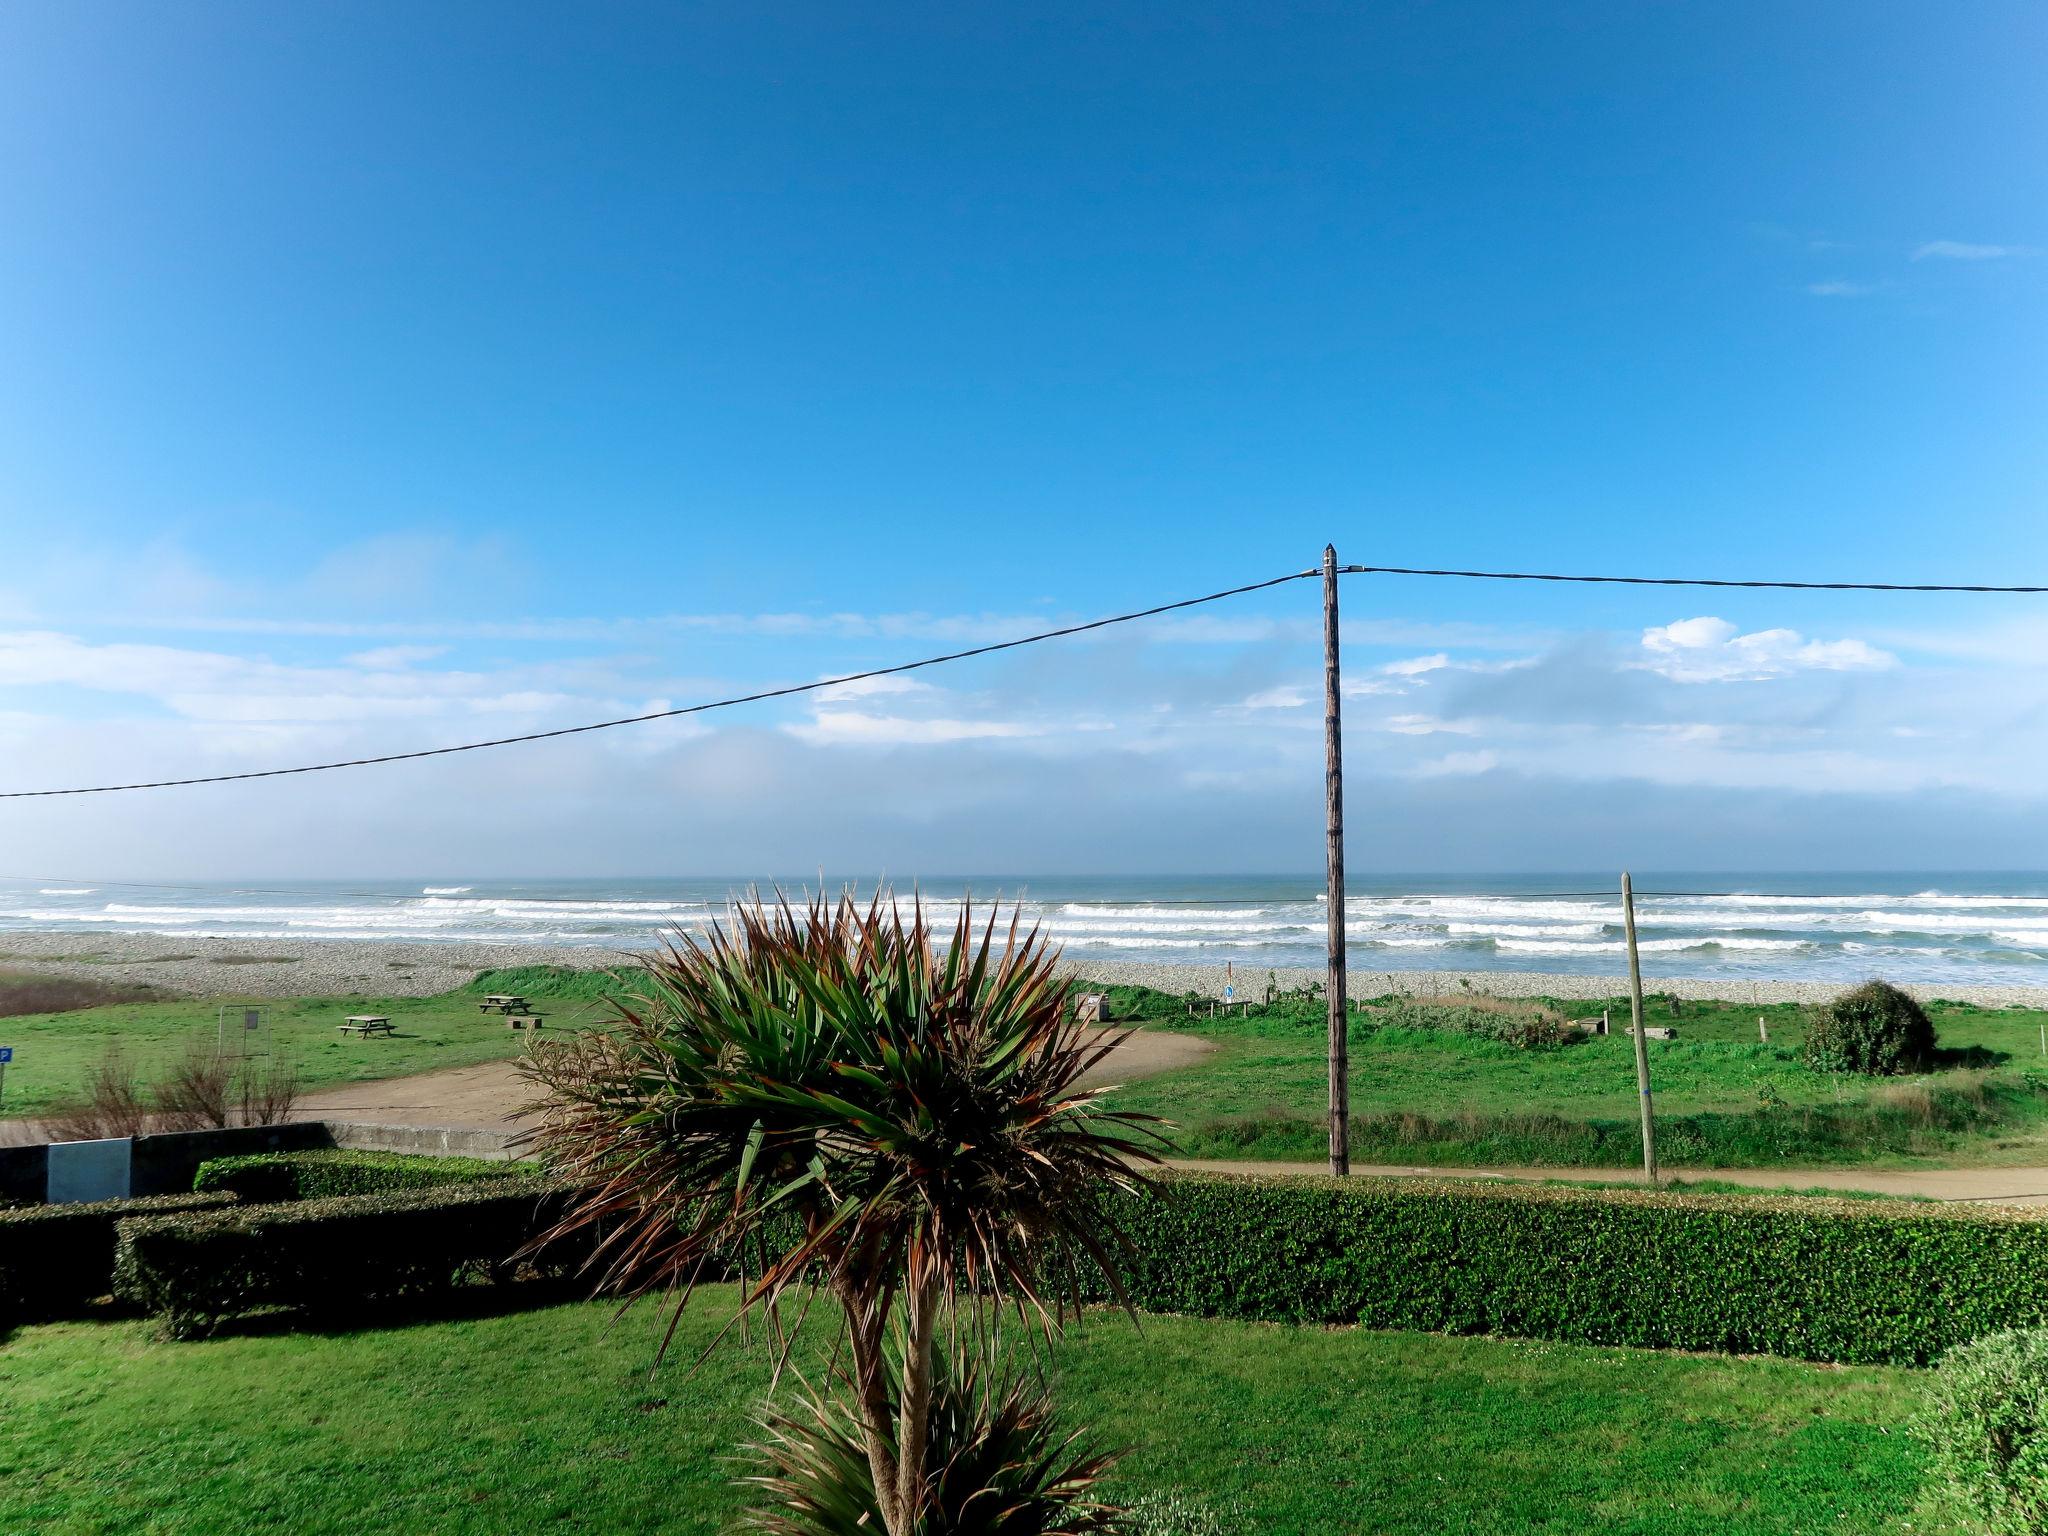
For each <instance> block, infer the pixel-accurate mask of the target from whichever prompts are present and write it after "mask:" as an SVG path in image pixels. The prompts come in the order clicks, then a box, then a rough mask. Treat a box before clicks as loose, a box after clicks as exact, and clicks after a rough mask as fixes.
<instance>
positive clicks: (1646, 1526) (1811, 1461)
mask: <svg viewBox="0 0 2048 1536" xmlns="http://www.w3.org/2000/svg"><path fill="white" fill-rule="evenodd" d="M731 1301H732V1295H731V1292H730V1291H729V1290H725V1289H720V1288H714V1289H712V1290H709V1291H707V1292H706V1293H705V1295H704V1297H703V1299H702V1303H701V1306H700V1308H696V1309H693V1311H692V1314H691V1316H690V1317H689V1318H688V1319H686V1321H685V1324H684V1327H683V1330H682V1333H681V1335H680V1336H679V1338H678V1341H677V1346H676V1349H675V1351H674V1353H673V1354H672V1355H671V1357H670V1363H669V1364H668V1365H666V1366H664V1367H663V1368H662V1369H661V1370H660V1371H659V1372H658V1373H656V1374H655V1375H654V1376H653V1377H652V1378H650V1376H649V1366H650V1363H651V1361H652V1359H653V1355H654V1344H655V1340H656V1337H657V1334H658V1327H659V1324H658V1320H657V1318H656V1316H655V1314H654V1313H653V1312H652V1311H641V1312H636V1313H634V1314H631V1315H630V1316H629V1317H628V1319H627V1320H626V1321H625V1322H624V1323H623V1324H621V1325H620V1326H618V1327H617V1328H615V1329H612V1330H609V1331H608V1330H607V1327H606V1324H607V1322H608V1320H609V1319H610V1317H611V1315H612V1309H611V1308H610V1307H608V1306H605V1305H601V1304H590V1303H579V1304H570V1305H561V1306H553V1307H548V1308H544V1309H541V1310H537V1311H531V1312H523V1313H517V1314H512V1315H505V1316H482V1317H476V1316H472V1317H461V1318H454V1319H449V1320H442V1321H434V1322H421V1323H415V1324H411V1325H408V1326H400V1327H394V1328H391V1329H388V1330H385V1331H374V1332H360V1333H334V1334H318V1333H314V1334H275V1335H249V1336H244V1337H238V1338H224V1339H217V1340H213V1341H210V1342H206V1343H195V1344H167V1343H160V1342H157V1341H155V1340H153V1339H152V1338H150V1337H149V1335H148V1332H147V1330H146V1327H145V1326H144V1325H143V1324H139V1323H126V1322H121V1323H72V1324H61V1325H53V1326H46V1327H37V1328H30V1329H26V1330H23V1331H22V1332H20V1333H18V1334H16V1335H15V1336H14V1337H13V1339H12V1341H11V1342H8V1343H6V1344H4V1345H0V1467H4V1468H5V1469H6V1470H5V1475H4V1476H0V1531H5V1532H9V1533H13V1532H17V1531H18V1532H29V1531H35V1532H38V1533H42V1536H86V1533H92V1536H115V1533H165V1536H169V1533H178V1536H198V1533H209V1536H210V1533H222V1536H226V1533H241V1532H280V1533H282V1532H289V1533H293V1536H313V1533H321V1532H335V1533H346V1536H376V1533H380V1532H390V1533H394V1536H397V1533H403V1536H417V1533H420V1532H434V1533H436V1536H451V1533H455V1536H459V1533H475V1536H485V1533H490V1536H497V1533H504V1532H524V1531H545V1530H587V1531H593V1532H634V1531H646V1532H654V1531H661V1532H710V1531H715V1530H719V1529H722V1528H723V1527H724V1524H725V1522H726V1521H728V1520H729V1519H730V1518H731V1516H732V1515H733V1514H734V1512H735V1511H736V1510H737V1509H738V1508H739V1496H738V1494H737V1493H736V1492H735V1490H734V1489H733V1488H732V1487H731V1486H730V1482H729V1479H730V1477H731V1475H732V1472H733V1470H734V1469H733V1466H732V1464H731V1463H730V1462H729V1461H728V1460H727V1459H726V1458H727V1456H728V1454H729V1453H730V1451H731V1450H732V1448H733V1446H734V1445H735V1443H736V1442H738V1441H740V1440H742V1439H744V1438H745V1435H746V1432H747V1420H748V1415H749V1413H750V1412H751V1410H752V1407H753V1405H754V1404H756V1403H757V1402H758V1401H759V1399H760V1398H761V1395H762V1393H763V1392H764V1390H765V1388H766V1384H767V1379H768V1373H767V1362H766V1359H765V1356H764V1355H763V1353H762V1352H761V1348H760V1345H759V1343H758V1338H757V1342H756V1344H755V1345H754V1346H753V1347H752V1348H748V1347H744V1346H741V1345H739V1344H737V1343H735V1342H732V1341H730V1340H729V1341H728V1343H727V1344H725V1345H722V1346H720V1348H719V1350H718V1351H717V1352H716V1353H714V1354H713V1355H712V1356H711V1358H710V1360H709V1362H708V1363H707V1364H706V1365H705V1366H704V1367H703V1368H702V1369H701V1370H699V1371H697V1372H696V1373H695V1374H694V1375H692V1374H691V1373H690V1372H689V1369H688V1367H689V1364H690V1363H691V1362H693V1361H694V1360H695V1359H696V1358H697V1356H698V1354H699V1353H700V1351H701V1350H702V1349H703V1348H704V1346H705V1345H706V1344H707V1343H708V1342H709V1341H710V1339H711V1337H712V1335H713V1333H714V1332H715V1330H716V1329H717V1327H718V1326H719V1325H720V1324H721V1323H722V1322H723V1321H724V1320H725V1318H726V1317H727V1316H728V1313H729V1308H730V1305H731ZM823 1336H824V1330H823V1328H822V1327H819V1326H817V1325H815V1324H814V1326H813V1328H812V1329H811V1330H810V1332H809V1334H808V1335H807V1338H806V1340H805V1345H806V1352H805V1353H806V1358H807V1359H808V1361H809V1363H810V1364H811V1365H812V1366H813V1367H815V1364H816V1360H817V1354H816V1350H817V1348H818V1347H820V1346H821V1345H822V1342H823ZM1055 1372H1056V1377H1057V1381H1058V1388H1059V1392H1060V1395H1061V1400H1062V1402H1063V1403H1064V1404H1065V1405H1066V1407H1067V1409H1068V1410H1069V1412H1070V1413H1071V1414H1072V1415H1073V1417H1074V1418H1075V1419H1076V1420H1077V1421H1081V1422H1087V1423H1090V1424H1093V1425H1095V1426H1096V1427H1098V1428H1099V1429H1100V1430H1101V1431H1102V1432H1103V1434H1104V1436H1105V1437H1106V1438H1108V1439H1111V1440H1114V1441H1116V1442H1118V1443H1127V1444H1132V1445H1134V1446H1135V1447H1136V1449H1135V1450H1134V1452H1133V1454H1132V1455H1131V1456H1130V1457H1129V1458H1128V1459H1127V1460H1126V1461H1125V1462H1124V1463H1123V1465H1122V1468H1121V1469H1120V1472H1119V1474H1118V1491H1119V1492H1120V1493H1121V1494H1123V1495H1126V1496H1133V1495H1136V1494H1139V1493H1143V1492H1147V1491H1161V1492H1177V1493H1180V1494H1182V1495H1185V1496H1188V1497H1191V1498H1193V1499H1195V1500H1198V1501H1199V1502H1201V1503H1202V1504H1204V1505H1206V1506H1208V1507H1209V1508H1211V1509H1212V1510H1214V1511H1215V1512H1216V1513H1217V1514H1219V1515H1221V1516H1222V1517H1223V1518H1224V1527H1223V1528H1225V1529H1231V1530H1242V1531H1246V1532H1250V1531H1259V1532H1276V1533H1277V1532H1302V1533H1310V1532H1314V1533H1327V1532H1354V1531H1355V1532H1361V1533H1364V1532H1371V1533H1385V1536H1397V1533H1412V1536H1439V1533H1442V1532H1446V1531H1458V1532H1465V1533H1474V1536H1484V1533H1506V1532H1525V1531H1556V1532H1560V1533H1563V1532H1579V1531H1586V1530H1600V1531H1603V1532H1614V1533H1637V1536H1652V1533H1655V1536H1679V1533H1702V1536H1705V1533H1711V1536H1739V1533H1746V1532H1754V1533H1758V1536H1762V1533H1766V1532H1768V1533H1772V1536H1787V1533H1797V1532H1820V1531H1829V1532H1842V1531H1854V1532H1857V1533H1859V1536H1869V1533H1878V1532H1888V1531H1907V1530H1923V1531H1924V1530H1932V1529H1953V1528H1954V1527H1953V1526H1952V1525H1942V1524H1940V1523H1939V1522H1930V1521H1929V1520H1927V1519H1926V1518H1925V1516H1924V1514H1922V1513H1918V1512H1916V1501H1917V1500H1918V1497H1919V1495H1918V1488H1919V1484H1920V1478H1921V1465H1922V1464H1921V1459H1920V1454H1919V1452H1918V1450H1917V1449H1916V1447H1915V1445H1914V1444H1913V1442H1912V1441H1911V1440H1910V1439H1909V1438H1908V1437H1907V1436H1906V1435H1905V1434H1904V1433H1903V1432H1902V1428H1901V1426H1902V1424H1903V1422H1904V1420H1905V1418H1906V1417H1907V1416H1908V1415H1909V1414H1910V1413H1911V1411H1912V1408H1913V1404H1914V1400H1915V1397H1916V1395H1917V1391H1918V1386H1917V1380H1916V1377H1915V1375H1914V1373H1912V1372H1907V1371H1899V1370H1883V1369H1862V1368H1858V1369H1841V1368H1833V1367H1821V1366H1811V1365H1802V1364H1796V1363H1792V1362H1786V1361H1774V1360H1738V1359H1729V1358H1722V1357H1702V1356H1686V1355H1672V1354H1659V1353H1653V1352H1648V1351H1641V1350H1621V1349H1597V1348H1587V1347H1579V1346H1570V1345H1556V1344H1531V1343H1518V1342H1510V1341H1501V1340H1489V1339H1450V1338H1439V1337H1435V1336H1432V1335H1426V1334H1403V1333H1370V1332H1363V1331H1358V1330H1352V1329H1344V1330H1325V1329H1312V1328H1292V1327H1280V1326H1271V1325H1259V1324H1245V1323H1220V1322H1205V1321H1197V1320H1191V1319H1179V1318H1165V1317H1148V1318H1146V1319H1145V1321H1144V1327H1143V1331H1142V1333H1140V1332H1138V1331H1135V1330H1134V1329H1133V1328H1132V1326H1131V1325H1130V1324H1129V1323H1128V1322H1127V1321H1126V1320H1124V1319H1123V1318H1122V1317H1121V1316H1120V1315H1118V1314H1106V1313H1103V1314H1097V1313H1091V1314H1089V1315H1088V1317H1087V1318H1086V1319H1085V1320H1084V1323H1083V1325H1082V1326H1081V1327H1080V1328H1079V1329H1078V1330H1077V1331H1076V1332H1075V1333H1073V1334H1071V1335H1070V1336H1069V1338H1068V1340H1067V1341H1066V1342H1065V1343H1064V1344H1063V1345H1062V1346H1061V1347H1060V1349H1059V1351H1058V1353H1057V1356H1056V1365H1055Z"/></svg>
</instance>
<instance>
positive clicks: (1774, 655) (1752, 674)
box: [1635, 617, 1897, 683]
mask: <svg viewBox="0 0 2048 1536" xmlns="http://www.w3.org/2000/svg"><path fill="white" fill-rule="evenodd" d="M1643 650H1644V651H1645V652H1646V653H1648V654H1647V658H1646V659H1645V660H1643V661H1640V662H1637V663H1635V665H1636V666H1638V667H1641V668H1644V669H1646V670H1648V671H1651V672H1655V673H1657V674H1658V675H1659V676H1661V677H1668V678H1670V679H1671V680H1672V681H1673V682H1679V683H1732V682H1760V681H1763V680H1765V679H1769V678H1777V677H1786V676H1789V675H1790V674H1792V673H1794V672H1874V671H1881V670H1883V669H1884V668H1886V667H1890V666H1893V665H1895V664H1896V662H1897V658H1896V657H1894V656H1891V655H1890V654H1888V653H1886V652H1884V651H1880V650H1878V649H1877V648H1876V647H1875V646H1872V645H1868V644H1866V643H1865V642H1863V641H1861V640H1808V639H1806V638H1805V637H1804V636H1803V635H1801V634H1800V633H1799V632H1798V631H1797V630H1795V629H1760V630H1757V631H1755V632H1754V633H1751V634H1747V635H1745V634H1742V633H1740V632H1738V630H1737V629H1736V626H1735V625H1733V624H1731V623H1729V622H1728V621H1727V620H1726V619H1719V618H1713V617H1701V618H1694V619H1680V620H1678V621H1677V622H1676V623H1672V624H1660V625H1656V626H1654V627H1653V628H1650V629H1646V630H1644V631H1643Z"/></svg>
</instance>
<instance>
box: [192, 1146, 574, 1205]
mask: <svg viewBox="0 0 2048 1536" xmlns="http://www.w3.org/2000/svg"><path fill="white" fill-rule="evenodd" d="M531 1172H533V1168H532V1165H531V1164H527V1163H505V1162H490V1161H487V1160H486V1159H483V1158H480V1157H417V1156H407V1155H405V1154H403V1153H397V1152H355V1151H316V1152H256V1153H251V1154H250V1155H248V1156H246V1157H216V1158H212V1159H210V1160H209V1161H207V1162H204V1163H201V1164H200V1165H199V1171H198V1172H197V1173H195V1174H194V1175H193V1176H192V1187H193V1188H194V1189H196V1190H216V1189H225V1190H232V1191H233V1192H234V1193H236V1194H238V1195H240V1196H241V1197H242V1198H243V1199H244V1200H246V1201H249V1202H250V1203H251V1204H256V1203H274V1202H276V1201H280V1200H326V1199H331V1198H333V1197H335V1196H337V1195H376V1194H383V1193H386V1192H388V1191H391V1190H397V1189H435V1188H438V1187H439V1186H441V1185H444V1184H474V1183H476V1182H477V1181H478V1180H480V1179H502V1178H505V1177H508V1176H515V1175H518V1174H521V1173H531Z"/></svg>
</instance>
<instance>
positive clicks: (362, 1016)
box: [334, 1013, 391, 1038]
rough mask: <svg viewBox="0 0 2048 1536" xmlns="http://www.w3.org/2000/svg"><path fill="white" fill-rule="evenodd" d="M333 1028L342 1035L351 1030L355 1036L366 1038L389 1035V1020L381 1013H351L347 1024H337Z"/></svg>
mask: <svg viewBox="0 0 2048 1536" xmlns="http://www.w3.org/2000/svg"><path fill="white" fill-rule="evenodd" d="M334 1027H335V1028H336V1029H339V1030H341V1031H342V1032H343V1033H347V1032H349V1031H351V1030H352V1031H354V1032H355V1033H356V1034H358V1035H361V1036H364V1037H366V1038H367V1037H368V1036H370V1035H388V1034H390V1033H391V1020H390V1019H389V1018H387V1017H386V1016H385V1015H383V1014H381V1013H352V1014H350V1015H349V1016H348V1022H347V1023H345V1024H337V1025H335V1026H334Z"/></svg>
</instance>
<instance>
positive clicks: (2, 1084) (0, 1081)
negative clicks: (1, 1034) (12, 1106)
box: [0, 1045, 14, 1100]
mask: <svg viewBox="0 0 2048 1536" xmlns="http://www.w3.org/2000/svg"><path fill="white" fill-rule="evenodd" d="M12 1060H14V1047H13V1046H11V1045H0V1100H4V1099H5V1098H6V1097H7V1063H9V1062H10V1061H12Z"/></svg>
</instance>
